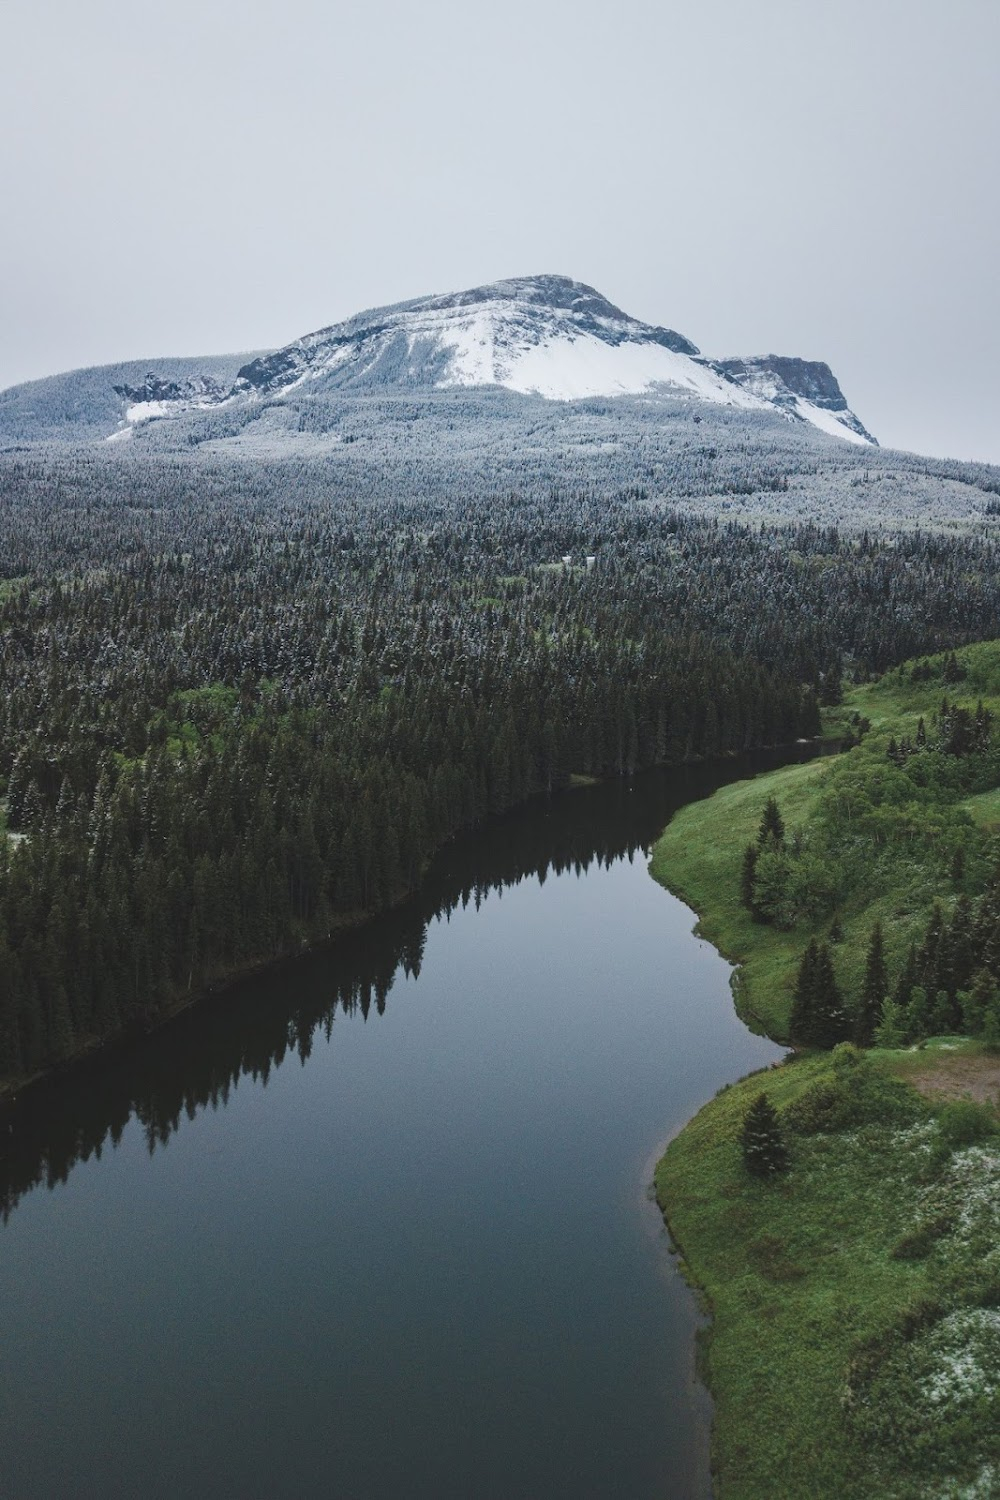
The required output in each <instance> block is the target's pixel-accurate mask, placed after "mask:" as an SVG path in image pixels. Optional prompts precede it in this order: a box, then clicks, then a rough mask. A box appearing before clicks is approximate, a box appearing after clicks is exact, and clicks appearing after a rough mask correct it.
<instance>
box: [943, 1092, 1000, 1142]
mask: <svg viewBox="0 0 1000 1500" xmlns="http://www.w3.org/2000/svg"><path fill="white" fill-rule="evenodd" d="M938 1127H939V1129H940V1132H941V1141H942V1143H943V1144H944V1145H945V1147H946V1148H947V1149H948V1150H949V1151H957V1150H959V1149H960V1148H961V1147H962V1146H975V1145H978V1144H979V1142H980V1141H985V1140H989V1138H990V1136H993V1135H996V1133H997V1120H996V1116H995V1114H994V1113H993V1111H992V1109H991V1108H990V1107H989V1105H988V1104H977V1103H976V1101H975V1100H974V1099H955V1100H953V1101H952V1102H951V1103H950V1104H946V1105H945V1106H944V1108H943V1109H942V1110H940V1111H939V1112H938Z"/></svg>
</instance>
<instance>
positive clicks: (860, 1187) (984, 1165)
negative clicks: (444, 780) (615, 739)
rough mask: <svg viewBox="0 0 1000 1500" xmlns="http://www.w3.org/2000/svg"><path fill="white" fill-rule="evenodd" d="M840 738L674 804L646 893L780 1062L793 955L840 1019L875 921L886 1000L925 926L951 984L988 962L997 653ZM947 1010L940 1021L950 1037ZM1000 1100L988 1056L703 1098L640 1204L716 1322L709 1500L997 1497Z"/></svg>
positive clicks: (777, 1079)
mask: <svg viewBox="0 0 1000 1500" xmlns="http://www.w3.org/2000/svg"><path fill="white" fill-rule="evenodd" d="M991 714H992V715H993V716H994V717H993V720H992V721H991V719H990V715H991ZM845 719H846V721H848V722H851V721H853V724H854V726H855V730H856V731H858V730H860V732H861V736H862V738H861V742H860V744H858V745H857V746H856V747H855V748H853V749H851V750H849V751H848V752H847V753H845V754H843V755H841V756H838V757H831V758H828V759H825V760H819V761H813V762H810V763H808V764H805V765H794V766H789V767H786V768H784V769H782V770H779V771H775V772H770V773H768V774H767V775H764V776H761V777H758V778H756V779H754V780H753V781H748V782H741V783H735V784H732V785H729V786H726V787H723V788H721V789H720V790H719V791H718V792H716V793H715V794H714V795H713V796H711V797H710V798H708V799H707V800H705V801H703V802H699V803H694V804H690V805H689V806H687V807H685V808H683V809H682V810H681V811H680V812H679V813H678V814H677V815H676V817H675V818H674V819H673V821H672V822H671V824H670V825H669V827H668V828H667V829H666V831H665V832H664V834H663V836H662V837H661V839H660V840H659V842H658V843H657V845H656V847H655V850H654V853H653V859H652V864H651V871H652V873H653V875H654V877H655V878H656V879H658V880H659V881H661V883H662V884H664V885H666V886H668V887H669V888H670V889H671V890H672V891H674V892H675V893H676V894H678V895H680V896H681V897H682V898H683V899H684V900H685V901H686V902H687V903H688V904H689V905H690V906H692V907H693V908H694V909H695V911H696V912H697V913H698V919H699V930H700V931H701V933H702V934H703V935H704V936H705V937H706V938H707V939H708V940H709V941H711V942H712V943H713V944H714V945H715V946H716V947H717V948H719V949H720V951H721V952H723V953H724V954H725V955H726V956H727V957H728V958H730V959H731V960H733V961H734V962H735V963H737V964H738V965H739V968H738V969H737V970H736V973H735V975H734V994H735V999H736V1004H737V1007H738V1009H739V1010H740V1012H741V1014H742V1015H743V1016H744V1018H745V1019H746V1020H747V1021H748V1022H749V1023H750V1024H751V1025H753V1026H755V1027H756V1028H757V1029H759V1030H762V1031H764V1032H766V1033H767V1034H769V1035H770V1036H772V1037H774V1038H775V1039H777V1040H786V1039H787V1036H788V1025H789V1015H790V1011H791V1006H792V998H793V991H794V987H795V980H796V975H797V972H798V967H799V962H800V959H801V956H802V953H803V950H804V948H805V947H806V944H807V943H808V942H809V940H810V939H811V938H814V937H815V938H817V939H820V940H824V941H829V943H830V952H831V954H832V956H833V965H834V969H835V974H836V981H837V984H838V986H839V988H840V991H841V993H842V995H843V997H844V999H845V1001H846V1003H847V1006H848V1008H850V1007H851V1006H852V1005H854V1004H856V1003H857V1001H858V998H859V996H860V992H861V989H862V984H863V979H864V974H865V964H866V953H867V950H868V945H869V939H870V936H871V933H872V929H873V926H874V924H875V922H876V920H878V921H879V922H880V923H881V925H882V928H883V931H884V935H885V957H886V963H887V969H888V978H889V988H890V991H891V989H892V986H893V985H895V984H896V982H897V980H898V979H899V977H900V975H901V974H902V973H903V972H904V964H905V962H906V958H907V954H908V952H909V949H910V947H911V945H916V946H917V947H918V948H919V947H920V945H921V944H922V943H923V945H924V949H926V946H927V945H926V934H927V932H928V926H929V922H930V920H931V916H932V913H933V912H934V910H935V907H937V908H939V909H940V912H941V913H942V914H943V922H944V929H945V931H946V932H949V933H951V935H952V937H953V938H954V942H953V951H952V953H951V958H950V959H949V960H948V961H949V962H956V963H957V962H958V959H957V958H956V956H955V955H956V953H957V951H958V950H957V948H955V943H957V941H958V938H957V936H956V935H957V934H959V933H964V934H965V939H966V941H967V945H968V946H970V947H971V950H972V951H971V954H968V955H966V958H967V962H966V964H965V970H964V971H963V972H965V973H966V974H968V973H971V970H972V968H973V967H978V966H980V965H983V964H984V963H987V964H988V966H989V965H993V964H994V960H995V959H996V958H997V957H998V956H1000V948H998V949H997V953H993V947H995V946H996V945H995V944H993V945H992V946H991V943H987V941H986V938H985V937H984V933H986V932H987V929H988V927H989V922H988V920H987V918H989V920H992V918H991V917H989V914H990V912H991V911H992V907H991V905H990V903H991V902H996V900H997V899H998V897H1000V837H998V835H1000V749H998V748H997V744H996V742H997V740H998V738H1000V733H998V729H997V727H996V726H997V725H998V724H1000V643H987V644H985V645H982V646H978V647H973V648H969V649H967V650H965V651H963V652H961V653H960V655H959V659H958V660H957V661H956V660H955V659H953V658H949V657H940V658H935V659H931V660H930V661H928V662H922V663H919V664H916V669H915V670H914V664H910V666H908V667H907V668H906V669H905V670H903V671H901V672H898V673H893V674H890V675H889V676H888V677H886V678H885V679H883V680H882V681H881V682H879V683H876V684H870V685H866V686H863V687H856V688H854V689H853V690H852V691H851V692H850V693H849V694H848V696H847V698H846V700H845V703H844V705H843V706H842V708H840V709H839V710H837V720H838V721H839V722H841V723H842V722H844V721H845ZM977 725H978V728H977ZM967 728H968V729H969V733H970V736H971V738H970V739H969V740H968V742H967V741H966V740H964V739H963V735H964V734H965V730H966V729H967ZM772 797H773V798H774V799H775V800H776V802H777V803H778V806H779V808H780V812H781V816H782V819H783V821H784V843H783V845H782V847H781V849H780V851H778V852H777V853H775V854H774V855H773V856H772V857H771V860H770V867H769V869H768V884H767V888H766V892H765V898H766V899H762V900H761V902H760V907H763V908H764V919H763V920H761V910H760V908H758V910H757V911H756V912H755V913H754V914H752V913H751V910H749V909H748V907H747V906H746V905H745V904H744V899H743V898H744V889H743V883H742V879H741V877H742V874H743V868H744V853H745V850H746V848H747V846H748V845H749V844H756V843H757V840H758V831H759V829H760V825H761V818H762V813H763V810H764V807H765V804H766V803H767V802H768V799H769V798H772ZM760 868H761V866H759V865H758V869H760ZM963 923H965V924H966V925H965V926H964V927H963V925H962V924H963ZM984 924H985V925H984ZM990 930H992V929H990ZM960 956H961V955H959V957H960ZM927 962H928V963H929V962H930V960H927ZM925 967H926V965H925ZM945 968H946V965H945V963H944V960H943V959H942V960H941V961H940V962H939V963H938V968H937V969H936V970H935V973H939V974H944V973H945ZM993 979H994V981H998V982H1000V975H997V974H994V975H993ZM920 982H921V984H923V983H924V982H925V981H924V980H923V979H921V981H920ZM940 982H941V983H943V984H944V983H947V980H946V979H942V980H941V981H940ZM962 983H968V979H967V978H966V979H963V980H962ZM954 988H955V986H953V989H954ZM921 993H922V992H921ZM940 993H941V994H942V995H944V991H941V992H940ZM963 993H964V992H963ZM960 999H961V995H957V996H956V995H955V994H952V996H951V997H950V1002H949V1000H948V997H947V996H944V998H943V999H942V1000H941V1001H940V1003H941V1004H942V1005H945V1006H947V1004H948V1003H950V1004H951V1006H952V1010H953V1012H954V1013H955V1014H958V1013H959V1012H960V1011H961V1005H960V1004H959V1001H960ZM925 1030H926V1028H925ZM921 1035H923V1033H921ZM998 1088H1000V1061H998V1058H997V1056H996V1055H995V1054H991V1053H990V1052H989V1050H988V1049H987V1048H985V1047H984V1046H983V1045H982V1043H980V1042H978V1041H974V1040H969V1039H967V1038H963V1037H960V1036H954V1037H953V1036H939V1037H937V1038H933V1037H931V1038H927V1037H926V1036H924V1039H923V1040H921V1041H920V1043H919V1045H918V1046H911V1047H905V1048H904V1047H901V1048H898V1049H895V1050H879V1049H873V1050H872V1051H870V1052H867V1053H865V1054H860V1053H858V1052H856V1051H855V1049H853V1048H848V1049H841V1050H840V1051H838V1052H836V1053H833V1054H831V1053H828V1052H824V1053H806V1054H801V1055H799V1056H798V1057H796V1058H794V1059H793V1060H791V1061H789V1062H788V1063H786V1064H785V1065H783V1066H781V1067H779V1068H777V1069H772V1070H770V1071H769V1072H767V1073H765V1074H762V1075H757V1076H756V1077H754V1078H751V1079H748V1080H744V1081H743V1082H741V1083H740V1084H738V1085H735V1086H733V1087H732V1088H730V1089H727V1090H725V1091H723V1092H722V1093H721V1094H720V1095H719V1096H717V1098H716V1099H714V1100H713V1101H711V1103H709V1104H708V1105H707V1106H706V1107H705V1108H704V1109H703V1110H702V1111H701V1112H700V1113H699V1114H698V1115H697V1116H696V1117H695V1119H694V1120H693V1121H691V1122H690V1124H689V1125H688V1126H687V1127H686V1128H685V1130H684V1131H682V1132H681V1134H680V1135H679V1136H678V1137H677V1138H676V1139H675V1140H674V1141H673V1142H672V1144H671V1146H670V1147H669V1149H668V1150H667V1153H666V1155H665V1156H664V1158H663V1160H662V1161H661V1163H660V1164H659V1167H658V1169H657V1174H656V1191H657V1198H658V1201H659V1203H660V1206H661V1208H662V1210H663V1212H664V1215H665V1217H666V1219H667V1221H668V1223H669V1226H670V1229H671V1232H672V1233H673V1235H674V1237H675V1239H676V1240H677V1242H678V1244H679V1246H680V1248H681V1251H682V1253H683V1256H684V1260H685V1263H686V1266H687V1268H688V1270H689V1272H690V1275H691V1277H692V1279H693V1280H694V1281H695V1282H696V1283H697V1284H698V1285H699V1286H700V1287H701V1288H702V1289H703V1291H704V1293H705V1295H706V1297H707V1299H708V1301H709V1303H710V1305H711V1311H712V1314H713V1321H712V1325H711V1328H710V1330H709V1333H708V1336H707V1338H706V1340H705V1344H704V1348H703V1356H704V1370H705V1376H706V1379H707V1381H708V1384H709V1386H710V1389H711V1391H712V1394H713V1396H714V1398H715V1401H716V1422H715V1428H714V1439H713V1461H714V1467H715V1472H716V1480H717V1492H718V1494H719V1495H720V1497H722V1500H773V1497H775V1496H781V1497H783V1500H785V1497H787V1500H795V1497H799V1496H801V1497H803V1500H806V1497H808V1500H823V1497H831V1500H833V1497H836V1500H852V1497H861V1496H865V1497H874V1496H878V1497H880V1500H882V1497H886V1500H895V1497H898V1500H918V1497H919V1500H929V1497H932V1496H933V1497H942V1500H944V1497H957V1496H964V1497H968V1500H974V1497H980V1496H983V1497H985V1496H992V1495H996V1494H1000V1143H998V1137H997V1136H996V1135H995V1134H994V1133H993V1132H994V1130H995V1128H996V1120H997V1113H996V1103H997V1098H998ZM761 1091H763V1092H765V1093H766V1094H767V1095H768V1097H769V1098H770V1099H771V1101H772V1103H773V1104H774V1106H775V1108H776V1109H777V1111H778V1115H779V1119H780V1121H781V1128H782V1130H783V1132H784V1135H785V1138H786V1140H787V1142H788V1145H789V1152H790V1168H789V1170H788V1172H787V1173H785V1174H782V1175H780V1176H778V1177H776V1178H774V1179H765V1180H762V1179H760V1178H756V1177H753V1176H751V1175H750V1174H749V1173H748V1172H747V1170H746V1168H745V1166H744V1164H743V1158H742V1153H741V1150H740V1145H739V1139H740V1132H741V1128H742V1124H743V1120H744V1118H745V1116H746V1112H747V1109H748V1108H749V1105H750V1103H751V1101H752V1100H753V1099H754V1098H755V1097H756V1096H757V1094H758V1093H760V1092H761Z"/></svg>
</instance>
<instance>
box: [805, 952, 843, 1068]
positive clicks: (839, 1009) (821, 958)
mask: <svg viewBox="0 0 1000 1500" xmlns="http://www.w3.org/2000/svg"><path fill="white" fill-rule="evenodd" d="M811 1030H812V1039H813V1040H812V1045H813V1046H814V1047H836V1046H837V1044H838V1043H839V1042H846V1041H847V1040H848V1039H849V1037H850V1034H851V1023H850V1019H849V1017H848V1015H847V1011H846V1009H845V1007H844V1002H843V998H842V996H841V993H840V989H839V987H838V985H837V980H836V977H835V975H834V972H833V958H832V955H831V953H830V949H829V948H828V947H827V945H826V943H821V944H820V945H819V948H818V951H817V955H816V967H815V974H814V980H813V1000H812V1023H811Z"/></svg>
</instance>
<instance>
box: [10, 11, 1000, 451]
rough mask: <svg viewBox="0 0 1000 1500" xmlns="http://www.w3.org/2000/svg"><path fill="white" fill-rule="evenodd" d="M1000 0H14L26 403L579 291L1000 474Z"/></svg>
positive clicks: (13, 91)
mask: <svg viewBox="0 0 1000 1500" xmlns="http://www.w3.org/2000/svg"><path fill="white" fill-rule="evenodd" d="M998 59H1000V3H998V0H950V3H947V4H945V3H937V0H934V3H931V0H837V3H835V4H829V3H822V4H820V3H818V0H683V3H678V0H645V3H642V4H637V3H630V0H619V3H618V4H617V5H611V4H603V5H597V4H594V3H592V0H573V3H569V0H566V3H563V0H530V3H529V0H508V3H507V4H505V5H504V6H503V7H502V8H489V9H486V8H484V7H477V6H475V5H474V4H470V3H468V0H466V3H464V4H458V3H451V0H425V3H423V4H421V5H414V4H410V5H404V4H400V3H394V0H366V3H364V4H361V3H355V4H346V3H343V0H326V3H322V0H241V3H236V0H199V3H193V0H171V3H170V4H169V5H164V4H162V3H161V0H156V3H150V0H131V3H130V4H127V5H122V4H120V3H111V0H85V3H81V0H7V3H6V4H5V5H4V6H3V11H2V17H0V223H2V233H0V386H5V385H9V384H13V383H14V382H15V381H19V380H25V379H30V378H32V377H34V376H39V375H46V374H51V373H54V372H55V371H57V370H64V369H69V368H73V367H76V366H81V365H91V364H98V363H104V362H108V361H111V360H116V359H126V358H135V357H145V356H147V355H148V356H154V355H158V354H195V353H199V352H207V353H222V352H226V351H229V350H233V349H243V348H254V347H267V346H274V345H278V344H283V343H286V342H288V341H289V340H290V339H292V338H294V337H295V336H296V335H298V334H300V333H304V332H307V331H309V330H311V329H314V328H317V327H320V326H322V325H324V324H326V323H330V322H333V321H336V320H337V319H339V318H341V317H346V316H348V315H349V314H350V313H352V312H355V311H357V310H359V309H360V308H362V307H366V306H369V305H371V304H375V303H384V302H391V301H396V300H399V299H401V298H404V297H409V296H416V295H419V294H420V293H423V292H429V291H451V290H457V289H458V288H461V287H465V286H471V285H475V284H476V283H478V282H483V281H489V280H493V279H495V278H497V277H500V276H510V275H523V274H527V273H531V272H538V271H556V272H561V273H563V274H566V275H570V276H575V277H577V278H579V279H581V280H583V281H589V282H591V283H593V284H594V285H595V286H597V287H598V288H599V289H600V290H601V291H602V292H603V293H604V294H605V295H606V296H608V297H610V298H611V299H612V301H615V302H617V303H619V305H620V306H622V307H624V308H625V309H626V310H627V311H628V312H629V313H631V314H633V315H634V316H636V317H640V318H644V319H646V320H647V321H649V322H656V323H664V324H666V325H668V326H670V327H674V328H677V329H679V330H680V331H681V332H683V333H685V334H687V335H688V337H690V338H692V339H694V340H695V342H696V343H698V344H699V345H700V346H701V348H702V349H703V350H704V351H705V352H706V353H710V354H720V355H721V354H743V353H768V352H774V353H779V354H800V355H803V356H805V357H807V358H814V359H826V360H828V361H829V363H830V364H831V365H832V367H833V369H834V371H835V372H836V374H837V375H838V376H839V377H840V380H841V383H842V385H843V387H844V389H845V392H846V394H847V397H848V400H849V401H850V402H851V404H852V405H853V406H854V408H855V409H856V410H857V412H858V413H859V415H860V416H861V418H862V420H863V421H864V422H865V423H866V424H867V425H868V426H869V427H870V428H871V429H872V431H874V432H875V433H876V435H877V436H878V437H879V438H880V439H881V440H882V441H883V442H885V443H890V444H894V445H897V446H901V447H906V448H912V449H916V450H918V451H921V452H926V453H934V454H950V455H953V456H955V457H959V458H973V457H976V458H987V459H991V460H993V461H997V462H1000V422H998V413H1000V358H998V352H997V351H998V345H1000V296H998V290H997V276H998V265H1000V256H998V251H1000V196H998V176H1000V174H998V161H997V157H998V145H1000V61H998Z"/></svg>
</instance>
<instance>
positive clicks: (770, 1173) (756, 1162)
mask: <svg viewBox="0 0 1000 1500" xmlns="http://www.w3.org/2000/svg"><path fill="white" fill-rule="evenodd" d="M740 1146H741V1148H742V1151H743V1164H744V1166H745V1167H746V1169H747V1171H748V1172H750V1173H752V1174H753V1176H754V1177H774V1176H776V1175H777V1174H778V1173H780V1172H784V1171H786V1170H787V1168H788V1148H787V1146H786V1144H785V1137H784V1132H783V1131H782V1128H781V1123H780V1121H779V1119H778V1116H777V1114H776V1113H775V1109H774V1105H773V1104H772V1103H771V1101H770V1099H769V1098H768V1097H767V1095H766V1094H763V1093H762V1094H758V1095H757V1097H756V1099H754V1101H753V1103H752V1104H751V1105H750V1108H749V1109H748V1110H747V1112H746V1116H745V1118H744V1120H743V1128H742V1130H741V1132H740Z"/></svg>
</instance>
